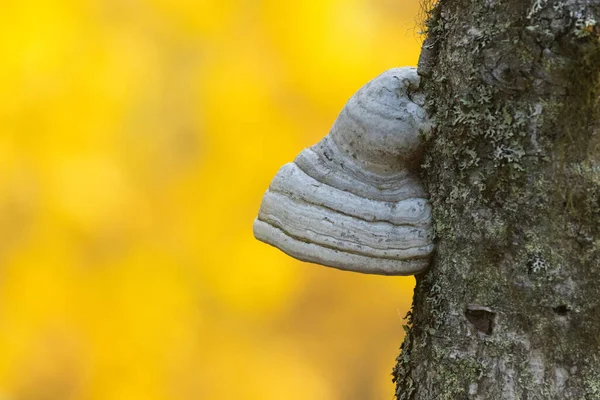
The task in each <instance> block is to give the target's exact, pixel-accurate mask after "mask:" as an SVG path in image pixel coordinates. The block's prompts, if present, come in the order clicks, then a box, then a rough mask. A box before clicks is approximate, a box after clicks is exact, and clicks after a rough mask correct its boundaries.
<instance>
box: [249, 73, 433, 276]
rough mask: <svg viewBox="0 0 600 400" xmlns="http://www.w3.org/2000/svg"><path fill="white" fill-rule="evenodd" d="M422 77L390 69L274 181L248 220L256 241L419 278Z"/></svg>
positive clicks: (426, 229) (426, 221) (423, 213)
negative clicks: (419, 174)
mask: <svg viewBox="0 0 600 400" xmlns="http://www.w3.org/2000/svg"><path fill="white" fill-rule="evenodd" d="M418 86H419V77H418V75H417V72H416V69H415V68H412V67H405V68H394V69H391V70H389V71H386V72H384V73H383V74H381V75H379V76H378V77H376V78H375V79H373V80H372V81H370V82H368V83H367V84H366V85H365V86H363V87H362V88H361V89H360V90H359V91H358V92H357V93H356V94H354V96H352V97H351V98H350V100H348V102H347V103H346V105H345V106H344V108H343V109H342V111H341V113H340V115H339V116H338V118H337V119H336V121H335V123H334V124H333V127H332V129H331V132H330V133H329V135H327V136H325V138H323V139H322V140H321V141H320V142H319V143H317V144H315V145H314V146H312V147H310V148H308V149H304V150H303V151H302V152H301V153H300V154H299V155H298V156H297V157H296V159H295V160H294V162H292V163H288V164H285V165H284V166H283V167H281V169H280V170H279V171H278V172H277V175H275V178H274V179H273V181H272V182H271V185H270V187H269V189H268V190H267V192H266V193H265V195H264V197H263V200H262V204H261V206H260V210H259V212H258V218H257V219H256V220H255V221H254V235H255V237H256V238H257V239H259V240H261V241H263V242H265V243H268V244H270V245H272V246H275V247H277V248H279V249H280V250H282V251H284V252H285V253H287V254H289V255H290V256H292V257H295V258H298V259H300V260H303V261H309V262H314V263H317V264H322V265H325V266H329V267H334V268H339V269H344V270H350V271H357V272H364V273H372V274H384V275H412V274H415V273H418V272H421V271H423V270H424V269H426V268H427V266H428V264H429V258H430V256H431V253H432V251H433V248H434V246H433V242H432V238H431V207H430V205H429V202H428V201H427V194H426V193H425V191H424V189H423V187H422V186H421V184H420V183H419V181H418V178H417V176H416V173H415V171H416V169H417V168H418V167H419V162H420V158H421V145H420V144H421V143H420V138H419V134H420V132H421V131H427V130H428V129H430V126H429V122H428V119H427V115H426V113H425V111H424V110H423V108H422V107H421V105H422V104H421V103H422V95H421V94H420V93H419V92H418Z"/></svg>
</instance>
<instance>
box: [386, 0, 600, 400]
mask: <svg viewBox="0 0 600 400" xmlns="http://www.w3.org/2000/svg"><path fill="white" fill-rule="evenodd" d="M427 28H428V39H427V41H426V42H425V44H424V49H423V53H422V56H421V60H420V62H419V70H420V73H421V74H422V82H423V85H424V88H425V89H424V90H425V92H426V93H427V95H428V98H429V103H428V105H429V109H430V112H431V113H432V115H433V116H434V117H435V121H436V125H437V128H436V129H435V130H434V131H433V133H432V134H431V135H430V137H428V138H426V141H427V144H428V148H427V152H426V158H425V161H424V170H423V179H424V181H425V182H426V183H427V186H428V190H429V193H430V198H431V202H432V205H433V210H434V220H435V222H434V223H435V229H436V235H437V246H438V247H437V254H436V257H435V260H434V262H433V263H432V266H431V268H430V269H429V270H428V271H427V272H426V273H425V274H423V275H421V276H418V277H417V286H416V289H415V297H414V304H413V310H412V312H411V314H409V316H408V326H407V328H408V329H407V331H408V333H407V336H406V339H405V342H404V343H403V345H402V352H401V354H400V355H399V357H398V360H397V365H396V367H395V369H394V381H395V382H396V385H397V391H396V396H397V398H398V399H402V400H407V399H419V400H426V399H435V400H443V399H452V400H456V399H511V400H512V399H528V400H533V399H600V128H599V125H600V124H599V120H600V107H599V103H600V101H599V93H600V90H599V82H600V75H599V74H600V0H588V1H583V0H562V1H559V0H533V1H524V0H460V1H459V0H441V1H440V2H439V3H438V4H437V5H436V6H435V7H434V8H433V10H432V11H431V12H430V13H429V19H428V21H427Z"/></svg>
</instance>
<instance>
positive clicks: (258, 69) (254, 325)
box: [0, 0, 420, 400]
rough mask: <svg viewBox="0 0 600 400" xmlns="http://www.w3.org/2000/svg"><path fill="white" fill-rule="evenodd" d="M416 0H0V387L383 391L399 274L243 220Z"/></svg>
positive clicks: (361, 76)
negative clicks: (361, 266)
mask: <svg viewBox="0 0 600 400" xmlns="http://www.w3.org/2000/svg"><path fill="white" fill-rule="evenodd" d="M418 14H419V6H418V1H417V0H411V1H407V0H372V1H367V0H310V1H309V0H304V1H298V2H284V1H276V0H265V1H243V0H220V1H216V0H214V1H211V0H208V1H207V0H204V1H203V0H200V1H194V0H103V1H101V0H54V1H44V0H19V1H14V0H3V1H2V8H1V13H0V51H1V54H2V58H1V63H0V84H1V88H2V91H1V96H0V124H1V127H0V400H24V399H26V400H71V399H77V400H79V399H82V400H83V399H85V400H92V399H94V400H121V399H122V400H134V399H144V400H153V399H157V400H158V399H169V400H170V399H176V400H179V399H181V400H187V399H206V400H213V399H216V400H228V399H249V400H253V399H259V400H270V399H275V400H280V399H292V400H293V399H315V400H320V399H328V400H329V399H332V400H336V399H344V400H346V399H358V400H362V399H391V398H392V397H393V385H392V383H391V376H390V373H391V369H392V367H393V365H394V359H395V357H396V356H397V353H398V351H399V350H398V348H399V346H400V344H401V340H402V338H403V332H402V324H403V321H402V317H403V316H404V315H405V313H406V312H407V310H408V309H409V306H410V301H411V296H412V288H413V286H414V280H413V278H412V277H406V278H401V277H376V276H367V275H361V274H353V273H348V272H341V271H337V270H333V269H328V268H323V267H319V266H315V265H313V264H305V263H301V262H298V261H295V260H293V259H291V258H289V257H287V256H286V255H284V254H283V253H281V252H279V251H277V250H275V249H273V248H271V247H269V246H267V245H265V244H262V243H260V242H258V241H256V240H254V238H253V236H252V221H253V219H254V217H255V214H256V212H257V210H258V207H259V204H260V200H261V196H262V194H263V192H264V191H265V190H266V188H267V186H268V184H269V182H270V180H271V178H272V177H273V175H274V174H275V172H276V171H277V169H278V168H279V167H280V166H281V165H282V164H284V163H285V162H288V161H290V160H292V159H293V158H294V156H295V155H296V154H297V153H298V152H299V151H300V150H301V149H302V148H304V147H307V146H310V145H312V144H313V143H315V142H316V141H318V140H319V139H320V138H321V137H323V136H324V135H325V134H326V133H327V132H328V130H329V128H330V126H331V124H332V123H333V120H334V119H335V117H336V115H337V113H338V112H339V110H340V109H341V107H342V106H343V104H344V103H345V101H346V100H347V98H348V97H349V96H350V95H351V94H352V93H353V92H354V91H355V90H356V89H358V88H359V87H360V86H361V85H362V84H364V83H365V82H366V81H368V80H369V79H371V78H373V77H374V76H376V75H377V74H379V73H380V72H382V71H383V70H385V69H388V68H391V67H395V66H402V65H415V64H416V60H417V56H418V52H419V47H420V38H419V37H418V34H417V31H418V28H417V25H418V24H417V22H416V19H417V16H418Z"/></svg>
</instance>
